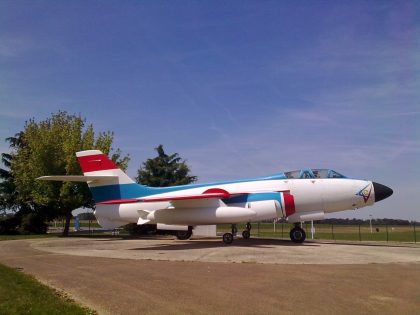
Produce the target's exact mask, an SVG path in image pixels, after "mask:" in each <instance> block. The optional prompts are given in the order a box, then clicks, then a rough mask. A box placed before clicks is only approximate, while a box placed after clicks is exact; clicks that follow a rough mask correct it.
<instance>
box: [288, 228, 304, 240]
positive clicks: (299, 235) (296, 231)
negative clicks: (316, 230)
mask: <svg viewBox="0 0 420 315" xmlns="http://www.w3.org/2000/svg"><path fill="white" fill-rule="evenodd" d="M290 239H291V240H292V242H294V243H303V242H304V241H305V239H306V233H305V230H304V229H302V228H300V227H294V228H293V229H291V230H290Z"/></svg>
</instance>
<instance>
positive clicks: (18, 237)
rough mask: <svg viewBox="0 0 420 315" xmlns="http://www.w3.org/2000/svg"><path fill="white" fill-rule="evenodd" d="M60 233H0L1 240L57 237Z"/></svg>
mask: <svg viewBox="0 0 420 315" xmlns="http://www.w3.org/2000/svg"><path fill="white" fill-rule="evenodd" d="M56 236H58V234H17V235H0V241H11V240H24V239H28V238H45V237H56Z"/></svg>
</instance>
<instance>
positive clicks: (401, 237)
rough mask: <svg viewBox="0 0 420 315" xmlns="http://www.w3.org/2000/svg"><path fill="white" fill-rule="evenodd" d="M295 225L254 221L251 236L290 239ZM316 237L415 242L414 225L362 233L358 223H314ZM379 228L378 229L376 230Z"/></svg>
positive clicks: (419, 237) (223, 228) (224, 227)
mask: <svg viewBox="0 0 420 315" xmlns="http://www.w3.org/2000/svg"><path fill="white" fill-rule="evenodd" d="M237 226H238V233H239V234H240V233H242V231H243V230H244V224H238V225H237ZM292 227H293V226H292V225H291V224H288V223H277V224H276V230H275V231H274V226H273V223H260V224H258V223H253V224H252V230H251V236H253V237H267V238H279V239H289V232H290V229H291V228H292ZM314 227H315V235H314V239H318V240H336V241H360V240H361V241H372V242H387V241H388V242H414V241H415V238H414V229H413V226H388V227H386V226H384V225H380V226H375V225H374V226H373V231H372V233H371V232H370V226H369V225H361V226H360V233H359V226H358V225H334V226H331V224H314ZM303 228H304V229H305V231H306V238H307V239H310V238H311V225H310V224H304V225H303ZM376 229H378V231H377V230H376ZM217 231H218V232H229V231H230V225H229V224H221V225H218V226H217ZM416 241H417V242H418V243H420V226H417V227H416Z"/></svg>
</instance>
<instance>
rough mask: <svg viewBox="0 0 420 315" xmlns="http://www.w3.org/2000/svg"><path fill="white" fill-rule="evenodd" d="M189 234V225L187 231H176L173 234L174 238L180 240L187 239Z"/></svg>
mask: <svg viewBox="0 0 420 315" xmlns="http://www.w3.org/2000/svg"><path fill="white" fill-rule="evenodd" d="M191 235H192V227H190V226H189V227H188V230H187V231H176V234H175V236H176V238H177V239H179V240H182V241H184V240H187V239H189V238H190V237H191Z"/></svg>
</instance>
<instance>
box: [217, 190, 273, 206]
mask: <svg viewBox="0 0 420 315" xmlns="http://www.w3.org/2000/svg"><path fill="white" fill-rule="evenodd" d="M264 200H277V201H278V202H279V203H280V204H281V199H280V193H279V192H264V193H252V194H246V195H240V196H236V197H232V198H229V199H223V202H225V203H226V204H232V203H246V202H253V201H264Z"/></svg>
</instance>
